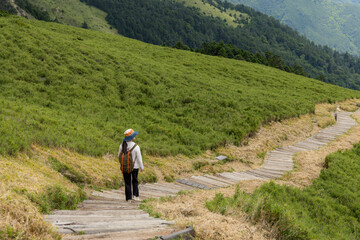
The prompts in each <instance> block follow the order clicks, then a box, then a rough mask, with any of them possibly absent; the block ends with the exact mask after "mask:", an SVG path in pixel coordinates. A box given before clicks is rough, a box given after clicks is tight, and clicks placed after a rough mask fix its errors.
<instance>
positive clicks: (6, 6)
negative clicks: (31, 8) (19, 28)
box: [0, 0, 16, 15]
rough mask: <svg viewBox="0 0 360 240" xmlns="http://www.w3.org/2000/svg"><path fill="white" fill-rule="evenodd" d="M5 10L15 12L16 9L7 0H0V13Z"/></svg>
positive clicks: (3, 12)
mask: <svg viewBox="0 0 360 240" xmlns="http://www.w3.org/2000/svg"><path fill="white" fill-rule="evenodd" d="M5 12H7V13H10V14H16V10H15V8H14V7H13V6H11V4H10V3H9V1H7V0H0V14H1V15H3V14H5Z"/></svg>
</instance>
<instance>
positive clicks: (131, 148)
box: [129, 143, 137, 152]
mask: <svg viewBox="0 0 360 240" xmlns="http://www.w3.org/2000/svg"><path fill="white" fill-rule="evenodd" d="M136 146H137V144H136V143H135V145H134V146H133V147H132V148H131V149H130V150H129V152H132V150H134V148H136Z"/></svg>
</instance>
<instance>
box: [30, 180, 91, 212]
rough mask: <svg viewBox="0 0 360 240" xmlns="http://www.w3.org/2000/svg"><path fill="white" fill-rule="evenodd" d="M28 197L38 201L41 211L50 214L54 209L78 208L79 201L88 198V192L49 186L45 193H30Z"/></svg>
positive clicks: (35, 201)
mask: <svg viewBox="0 0 360 240" xmlns="http://www.w3.org/2000/svg"><path fill="white" fill-rule="evenodd" d="M25 194H26V195H27V197H28V198H29V199H30V200H31V201H32V202H34V203H36V204H37V205H38V206H39V208H40V211H41V212H42V213H44V214H49V213H50V211H51V210H53V209H69V210H71V209H76V207H77V205H78V203H80V202H82V201H83V200H85V199H86V193H85V192H84V191H83V190H82V189H80V188H79V189H78V191H77V192H67V191H65V190H64V189H63V188H62V187H61V186H56V185H55V186H51V187H50V186H49V187H48V188H47V189H46V190H45V192H44V193H40V194H30V193H25Z"/></svg>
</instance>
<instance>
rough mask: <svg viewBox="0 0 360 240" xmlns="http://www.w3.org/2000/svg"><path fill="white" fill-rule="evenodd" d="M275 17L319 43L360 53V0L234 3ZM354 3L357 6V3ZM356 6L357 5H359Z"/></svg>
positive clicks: (250, 0)
mask: <svg viewBox="0 0 360 240" xmlns="http://www.w3.org/2000/svg"><path fill="white" fill-rule="evenodd" d="M232 2H233V3H236V4H237V3H241V4H245V5H247V6H251V7H253V8H255V9H257V10H259V11H261V12H264V13H266V14H268V15H271V16H274V17H275V18H276V19H279V20H280V21H281V22H282V23H284V24H287V25H289V26H290V27H292V28H294V29H296V30H298V31H299V32H300V33H302V34H304V35H305V36H306V37H308V38H309V39H311V40H313V41H314V42H316V43H317V44H322V45H328V46H330V47H331V48H335V49H336V50H338V51H340V52H349V53H351V54H356V55H359V54H360V28H359V27H358V24H357V23H358V22H359V20H360V6H359V5H358V4H359V1H352V2H353V3H351V1H340V0H337V1H334V0H321V1H311V0H301V1H291V0H286V1H281V4H279V1H277V0H271V1H268V0H232ZM354 3H355V4H354ZM356 3H357V4H356Z"/></svg>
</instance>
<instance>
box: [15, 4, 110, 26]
mask: <svg viewBox="0 0 360 240" xmlns="http://www.w3.org/2000/svg"><path fill="white" fill-rule="evenodd" d="M15 2H16V3H17V4H18V5H19V6H20V7H22V8H23V9H24V10H26V11H27V12H28V13H29V14H31V15H32V16H33V17H35V18H36V19H38V20H45V21H55V22H59V23H63V24H66V25H71V26H75V27H83V28H90V29H93V30H99V31H103V32H109V33H116V31H115V29H112V27H111V26H110V25H109V24H108V23H107V22H106V20H105V18H106V13H105V12H103V11H101V10H99V9H97V8H94V7H90V6H87V5H86V4H84V3H82V2H80V1H79V0H75V1H72V0H62V1H58V0H55V1H44V0H15ZM39 13H40V15H39ZM44 16H45V18H44Z"/></svg>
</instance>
